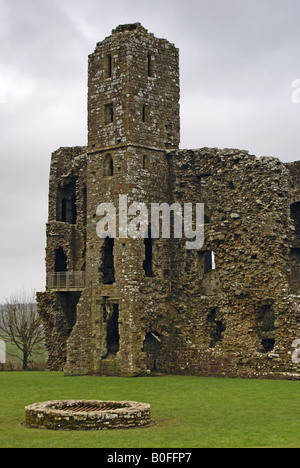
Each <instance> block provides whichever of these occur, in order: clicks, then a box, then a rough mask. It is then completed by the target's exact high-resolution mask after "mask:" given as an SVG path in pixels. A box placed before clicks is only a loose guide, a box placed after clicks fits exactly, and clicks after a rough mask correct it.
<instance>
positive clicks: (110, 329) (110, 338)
mask: <svg viewBox="0 0 300 468" xmlns="http://www.w3.org/2000/svg"><path fill="white" fill-rule="evenodd" d="M119 342H120V335H119V304H111V306H110V313H109V315H108V317H107V353H108V354H111V355H116V354H117V352H118V351H119Z"/></svg>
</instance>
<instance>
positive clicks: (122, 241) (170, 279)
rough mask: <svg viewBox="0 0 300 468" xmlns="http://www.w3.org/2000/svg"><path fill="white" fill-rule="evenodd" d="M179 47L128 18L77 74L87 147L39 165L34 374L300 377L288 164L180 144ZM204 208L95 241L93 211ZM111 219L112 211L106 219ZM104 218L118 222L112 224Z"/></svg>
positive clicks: (296, 247) (299, 294)
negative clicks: (41, 247) (166, 229)
mask: <svg viewBox="0 0 300 468" xmlns="http://www.w3.org/2000/svg"><path fill="white" fill-rule="evenodd" d="M179 132H180V123H179V59H178V49H177V48H176V47H175V46H174V45H173V44H171V43H169V42H168V41H167V40H165V39H158V38H156V37H154V35H153V34H150V33H148V31H147V30H146V29H144V28H143V27H142V26H141V25H140V24H139V23H135V24H129V25H122V26H119V27H117V28H116V29H115V30H113V31H112V35H111V36H109V37H107V38H106V39H104V40H103V41H102V42H100V43H98V44H97V46H96V49H95V51H94V53H92V54H91V55H90V56H89V66H88V143H87V146H86V147H70V148H69V147H64V148H60V149H58V150H57V151H55V152H54V153H53V154H52V160H51V170H50V186H49V219H48V223H47V247H46V272H47V286H46V290H45V292H41V293H38V295H37V298H38V308H39V313H40V315H41V317H42V318H43V322H44V325H45V331H46V342H47V349H48V354H49V359H48V366H49V368H50V369H52V370H64V373H65V375H85V374H94V375H121V376H137V375H147V374H150V373H151V372H157V373H173V374H189V375H201V376H204V375H215V376H225V375H226V376H237V377H265V378H289V379H299V377H300V308H299V302H300V283H299V273H300V184H299V176H300V162H293V163H282V162H280V161H279V160H278V159H276V158H271V157H260V158H256V157H255V156H252V155H250V154H248V152H247V151H241V150H238V149H222V150H221V149H217V148H201V149H194V150H192V149H189V150H183V149H179V138H180V135H179ZM120 195H126V196H127V199H128V204H131V203H133V202H142V203H145V204H146V205H147V206H150V204H152V203H158V204H162V203H167V204H169V206H171V205H172V204H173V203H179V204H180V205H181V206H183V204H184V203H192V204H194V205H195V204H196V203H204V207H205V217H204V221H205V238H204V244H203V246H202V247H201V249H187V248H186V239H185V238H175V237H174V236H173V237H172V236H171V238H170V239H168V238H164V237H163V236H160V237H159V238H153V237H152V236H151V229H150V227H149V229H148V233H147V234H148V236H147V237H145V238H138V239H133V238H130V237H129V236H128V237H125V236H124V237H122V236H119V237H115V238H113V237H106V238H100V237H99V236H98V235H97V231H96V228H97V223H98V222H99V219H100V218H99V215H98V214H97V207H98V206H99V204H100V203H113V204H114V206H115V207H116V209H117V210H118V206H119V196H120ZM117 214H119V213H117ZM117 219H118V216H117Z"/></svg>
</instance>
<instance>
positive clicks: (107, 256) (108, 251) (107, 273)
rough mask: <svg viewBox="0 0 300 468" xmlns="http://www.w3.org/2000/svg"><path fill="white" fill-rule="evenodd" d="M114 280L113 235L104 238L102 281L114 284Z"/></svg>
mask: <svg viewBox="0 0 300 468" xmlns="http://www.w3.org/2000/svg"><path fill="white" fill-rule="evenodd" d="M114 282H115V268H114V239H112V238H111V237H106V238H105V239H104V245H103V253H102V283H103V284H113V283H114Z"/></svg>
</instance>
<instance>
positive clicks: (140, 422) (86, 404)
mask: <svg viewBox="0 0 300 468" xmlns="http://www.w3.org/2000/svg"><path fill="white" fill-rule="evenodd" d="M150 409H151V406H150V404H149V403H141V402H137V401H127V400H123V401H116V400H49V401H45V402H39V403H33V404H31V405H28V406H26V407H25V423H24V425H25V426H26V427H34V428H44V429H56V430H59V429H60V430H91V429H94V430H101V429H122V428H132V427H143V426H147V425H149V424H151V418H150Z"/></svg>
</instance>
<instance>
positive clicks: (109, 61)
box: [105, 54, 112, 78]
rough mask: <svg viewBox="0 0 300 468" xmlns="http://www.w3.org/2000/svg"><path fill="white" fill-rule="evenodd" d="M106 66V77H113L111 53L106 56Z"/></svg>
mask: <svg viewBox="0 0 300 468" xmlns="http://www.w3.org/2000/svg"><path fill="white" fill-rule="evenodd" d="M105 68H106V78H111V75H112V58H111V55H110V54H109V55H107V56H106V64H105Z"/></svg>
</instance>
